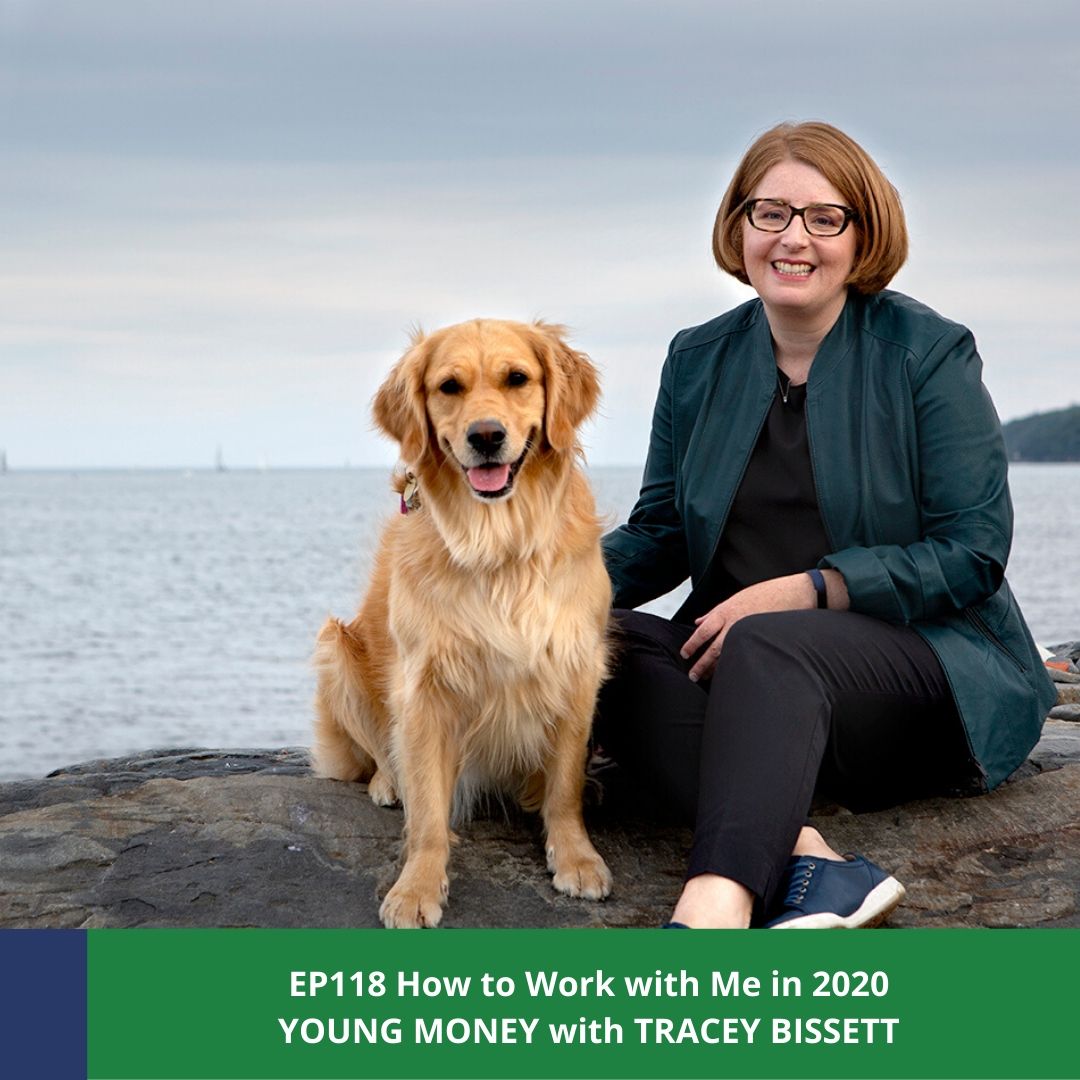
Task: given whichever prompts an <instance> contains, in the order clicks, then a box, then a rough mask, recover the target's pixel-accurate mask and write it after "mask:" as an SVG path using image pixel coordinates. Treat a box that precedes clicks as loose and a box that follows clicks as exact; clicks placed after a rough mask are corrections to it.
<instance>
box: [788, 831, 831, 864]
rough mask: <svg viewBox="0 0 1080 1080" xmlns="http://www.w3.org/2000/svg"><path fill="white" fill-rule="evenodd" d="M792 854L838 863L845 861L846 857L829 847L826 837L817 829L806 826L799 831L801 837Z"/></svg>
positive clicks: (796, 842) (797, 839) (798, 838)
mask: <svg viewBox="0 0 1080 1080" xmlns="http://www.w3.org/2000/svg"><path fill="white" fill-rule="evenodd" d="M791 854H792V855H816V856H818V857H819V858H822V859H835V860H837V861H838V862H843V861H844V856H843V855H841V854H840V853H839V852H838V851H834V850H833V849H832V848H831V847H829V845H828V844H827V843H826V842H825V837H823V836H822V835H821V833H819V832H818V831H817V829H814V828H811V826H809V825H804V826H803V827H802V828H801V829H800V830H799V835H798V837H797V838H796V840H795V846H794V847H793V848H792V849H791Z"/></svg>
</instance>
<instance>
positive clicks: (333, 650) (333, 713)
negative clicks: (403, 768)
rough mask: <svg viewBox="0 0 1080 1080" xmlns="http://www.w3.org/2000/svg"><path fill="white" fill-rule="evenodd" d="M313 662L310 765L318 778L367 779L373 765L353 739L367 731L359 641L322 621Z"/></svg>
mask: <svg viewBox="0 0 1080 1080" xmlns="http://www.w3.org/2000/svg"><path fill="white" fill-rule="evenodd" d="M312 662H313V664H314V667H315V672H316V675H317V677H318V685H317V687H316V690H315V743H314V745H313V746H312V748H311V756H312V765H313V767H314V769H315V771H316V772H317V773H318V774H319V775H320V776H329V777H333V778H334V779H337V780H363V781H367V780H370V779H371V776H372V774H373V773H374V771H375V761H374V759H373V758H372V757H371V755H370V754H369V753H367V751H366V748H365V747H363V746H361V745H360V744H358V742H357V741H356V738H355V737H354V736H356V735H357V734H359V733H360V732H361V731H362V730H363V729H364V728H365V727H366V726H367V725H366V723H365V719H366V717H365V714H366V713H367V711H368V710H369V709H370V702H369V698H368V691H367V686H368V685H369V683H368V682H367V676H368V669H369V668H370V658H369V656H368V652H367V649H366V647H365V646H364V642H363V640H362V639H361V638H360V636H359V635H357V634H355V633H353V632H352V631H351V630H350V628H349V627H348V626H346V625H345V624H344V623H343V622H341V621H340V620H339V619H334V618H330V619H327V620H326V622H325V623H324V624H323V627H322V629H321V630H320V631H319V636H318V637H317V638H316V640H315V655H314V657H313V658H312Z"/></svg>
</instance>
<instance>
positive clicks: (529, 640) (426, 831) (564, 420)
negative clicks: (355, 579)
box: [313, 319, 611, 927]
mask: <svg viewBox="0 0 1080 1080" xmlns="http://www.w3.org/2000/svg"><path fill="white" fill-rule="evenodd" d="M598 397H599V384H598V381H597V375H596V370H595V368H594V367H593V365H592V364H591V363H590V361H589V359H588V357H587V356H585V355H584V354H583V353H580V352H576V351H574V350H573V349H571V348H570V347H569V346H568V345H567V343H566V341H565V340H564V335H563V328H562V327H558V326H552V325H548V324H546V323H542V322H536V323H532V324H524V323H516V322H505V321H498V320H492V319H478V320H476V321H473V322H468V323H462V324H460V325H457V326H451V327H447V328H445V329H443V330H439V331H437V332H435V333H433V334H431V335H429V336H424V335H423V334H420V335H418V336H417V337H416V338H415V339H414V340H413V344H412V347H411V348H410V349H409V350H408V352H407V353H406V354H405V355H404V356H403V357H402V358H401V360H400V361H399V362H398V364H397V365H396V366H395V367H394V369H393V370H392V371H391V373H390V375H389V377H388V378H387V380H386V382H385V383H384V384H383V386H382V387H381V388H380V390H379V391H378V393H377V394H376V396H375V401H374V407H373V412H374V417H375V422H376V424H377V425H378V427H379V428H381V429H382V430H383V431H384V432H385V433H386V434H387V435H389V436H390V437H391V438H393V439H396V440H397V441H398V442H399V443H400V445H401V457H402V460H403V461H404V463H405V465H406V467H407V470H408V473H407V475H408V477H409V480H408V488H407V490H406V491H405V494H404V495H403V499H402V509H403V510H405V509H406V498H407V500H408V512H406V513H403V514H401V515H399V516H397V517H396V518H395V520H393V521H392V522H391V523H390V524H389V525H388V526H387V527H386V529H385V531H384V533H383V535H382V539H381V544H380V547H379V549H378V553H377V555H376V557H375V564H374V569H373V573H372V578H371V582H370V584H369V587H368V592H367V595H366V597H365V599H364V602H363V604H362V605H361V608H360V611H359V614H358V615H357V616H356V618H355V619H354V620H353V621H352V622H351V623H349V624H348V625H345V624H343V623H341V622H339V621H338V620H337V619H330V620H329V621H328V622H327V623H326V624H325V625H324V626H323V628H322V630H321V631H320V633H319V637H318V644H317V646H316V653H315V663H316V669H317V672H318V690H317V694H316V719H315V743H314V747H313V760H314V764H315V769H316V771H317V772H318V773H319V774H320V775H321V776H327V777H333V778H336V779H338V780H366V781H367V783H368V791H369V793H370V795H371V798H372V799H373V800H374V801H375V802H376V803H379V804H380V805H384V806H387V805H390V804H392V803H394V802H396V801H397V800H398V799H399V798H400V800H401V802H402V804H403V806H404V810H405V832H404V849H403V857H404V865H403V867H402V870H401V873H400V875H399V877H398V879H397V882H396V883H395V884H394V885H393V887H392V888H391V889H390V891H389V892H388V893H387V895H386V898H385V899H384V901H383V903H382V907H381V909H380V915H381V917H382V921H383V922H384V923H385V924H386V926H389V927H417V926H436V925H438V923H439V920H440V919H441V918H442V913H443V906H444V904H445V903H446V899H447V894H448V888H449V886H448V881H447V863H448V861H449V855H450V843H451V839H452V838H453V834H452V833H451V831H450V822H451V817H452V816H454V817H455V818H456V817H457V816H460V814H461V813H467V811H468V807H469V805H470V803H471V802H472V800H473V798H474V797H475V796H476V795H477V794H479V793H480V792H482V791H485V790H492V789H494V790H499V791H503V792H507V791H508V792H510V793H511V794H513V795H514V796H516V797H517V799H518V800H519V802H520V803H521V804H522V805H523V806H525V807H526V808H528V809H538V810H539V811H540V813H541V815H542V817H543V823H544V829H545V834H546V841H545V847H546V851H547V864H548V869H549V870H550V871H551V872H552V873H553V874H554V886H555V888H556V889H558V890H559V891H560V892H564V893H568V894H570V895H571V896H584V897H588V898H590V899H593V900H597V899H601V898H602V897H605V896H607V894H608V893H609V892H610V890H611V874H610V872H609V871H608V868H607V866H606V865H605V863H604V861H603V859H601V857H600V856H599V855H598V854H597V852H596V850H595V848H594V847H593V845H592V843H591V842H590V840H589V837H588V834H587V833H586V831H585V825H584V822H583V821H582V811H581V803H582V791H583V787H584V783H585V763H586V755H587V750H588V741H589V731H590V727H591V724H592V716H593V707H594V704H595V700H596V693H597V690H598V688H599V686H600V684H601V682H602V681H603V679H604V677H605V675H606V672H607V660H608V655H607V637H606V635H607V621H608V610H609V608H610V606H611V587H610V584H609V581H608V577H607V573H606V571H605V569H604V564H603V561H602V557H601V552H600V533H601V526H600V523H599V521H598V519H597V516H596V510H595V505H594V502H593V497H592V493H591V491H590V490H589V486H588V483H587V481H586V479H585V475H584V473H583V472H582V470H581V468H580V465H579V458H580V447H579V445H578V442H577V434H576V432H577V428H578V425H580V424H581V422H582V421H583V420H584V419H585V418H586V417H587V416H589V415H590V414H591V413H592V411H593V409H594V408H595V406H596V403H597V400H598Z"/></svg>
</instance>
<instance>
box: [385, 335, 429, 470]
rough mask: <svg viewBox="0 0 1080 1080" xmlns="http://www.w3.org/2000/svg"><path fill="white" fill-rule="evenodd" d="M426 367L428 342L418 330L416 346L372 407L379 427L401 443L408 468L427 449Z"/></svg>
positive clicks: (407, 354) (401, 361)
mask: <svg viewBox="0 0 1080 1080" xmlns="http://www.w3.org/2000/svg"><path fill="white" fill-rule="evenodd" d="M426 367H427V339H426V338H425V337H424V334H423V332H422V331H417V333H416V336H415V337H414V338H413V341H412V346H411V347H410V348H409V350H408V352H406V353H405V355H404V356H403V357H402V358H401V359H400V360H399V361H398V362H397V363H396V364H395V365H394V367H393V369H392V370H391V372H390V374H389V375H388V376H387V377H386V381H385V382H384V383H383V384H382V386H380V387H379V390H378V392H377V393H376V394H375V400H374V401H373V402H372V405H371V413H372V416H373V417H374V418H375V424H376V426H377V427H378V428H379V429H380V430H381V431H383V432H385V434H387V435H389V436H390V438H392V439H396V440H397V441H398V443H400V444H401V458H402V460H403V461H404V462H405V463H406V464H407V465H415V464H416V463H417V462H418V461H419V460H420V458H421V457H422V456H423V454H424V451H425V450H426V449H427V442H428V420H427V408H426V406H425V403H424V371H425V369H426Z"/></svg>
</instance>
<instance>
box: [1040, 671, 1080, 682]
mask: <svg viewBox="0 0 1080 1080" xmlns="http://www.w3.org/2000/svg"><path fill="white" fill-rule="evenodd" d="M1046 672H1047V674H1048V675H1049V676H1050V679H1051V680H1052V681H1053V682H1056V683H1080V675H1074V674H1073V673H1072V672H1071V671H1062V670H1061V669H1060V668H1054V667H1047V669H1046Z"/></svg>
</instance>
